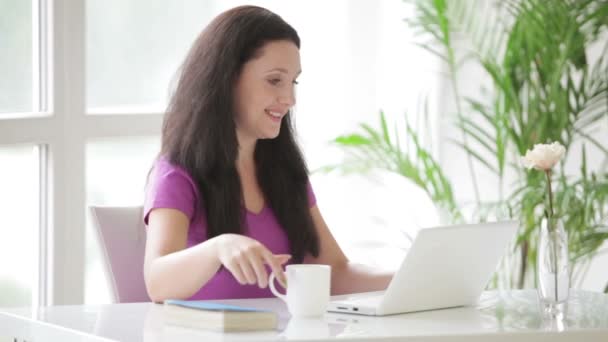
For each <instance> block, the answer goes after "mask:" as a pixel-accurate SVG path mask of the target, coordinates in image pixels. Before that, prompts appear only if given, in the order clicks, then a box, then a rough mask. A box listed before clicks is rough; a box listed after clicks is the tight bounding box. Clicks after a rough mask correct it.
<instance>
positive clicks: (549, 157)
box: [521, 142, 566, 171]
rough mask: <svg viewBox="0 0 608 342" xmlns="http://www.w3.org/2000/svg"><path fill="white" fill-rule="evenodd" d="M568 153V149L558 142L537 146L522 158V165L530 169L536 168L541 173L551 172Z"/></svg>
mask: <svg viewBox="0 0 608 342" xmlns="http://www.w3.org/2000/svg"><path fill="white" fill-rule="evenodd" d="M564 153H566V148H564V146H562V145H561V144H560V143H558V142H554V143H553V144H536V145H534V148H533V149H532V150H528V151H527V152H526V155H525V156H523V157H522V158H521V161H522V164H523V165H524V166H525V167H527V168H528V169H531V168H535V169H537V170H541V171H547V170H551V168H552V167H553V166H555V164H557V162H558V161H559V160H560V159H561V158H562V156H563V155H564Z"/></svg>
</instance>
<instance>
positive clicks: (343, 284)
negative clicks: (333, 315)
mask: <svg viewBox="0 0 608 342" xmlns="http://www.w3.org/2000/svg"><path fill="white" fill-rule="evenodd" d="M310 213H311V215H312V220H313V223H314V225H315V228H316V229H317V233H318V234H319V243H320V247H321V248H320V253H319V256H318V257H317V258H314V257H312V256H310V255H309V256H308V257H307V258H306V259H305V260H304V262H305V263H316V264H327V265H330V266H331V294H332V295H339V294H347V293H355V292H367V291H379V290H384V289H386V287H387V286H388V284H389V283H390V281H391V279H392V278H393V273H392V272H387V271H379V270H374V269H372V268H371V267H369V266H365V265H361V264H355V263H352V262H350V261H348V258H346V255H344V253H343V252H342V249H341V248H340V246H339V245H338V243H337V242H336V240H335V239H334V237H333V235H332V234H331V232H330V231H329V228H328V227H327V224H326V223H325V220H324V219H323V216H321V212H320V211H319V208H318V207H317V206H316V205H315V206H314V207H312V208H311V209H310Z"/></svg>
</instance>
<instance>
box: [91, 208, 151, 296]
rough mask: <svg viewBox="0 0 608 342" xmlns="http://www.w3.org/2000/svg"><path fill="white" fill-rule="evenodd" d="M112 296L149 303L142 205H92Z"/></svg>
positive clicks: (93, 217)
mask: <svg viewBox="0 0 608 342" xmlns="http://www.w3.org/2000/svg"><path fill="white" fill-rule="evenodd" d="M89 210H90V214H91V219H92V222H93V226H94V227H95V231H96V233H97V234H96V235H97V239H98V241H99V245H100V247H101V252H102V256H103V258H102V259H103V264H104V268H105V270H106V273H107V276H108V280H109V283H110V287H111V290H112V294H113V297H114V298H113V299H114V301H115V302H117V303H132V302H149V301H150V298H149V297H148V293H147V291H146V285H145V282H144V274H143V270H144V252H145V246H146V230H145V226H144V223H143V218H142V210H143V209H142V207H141V206H139V207H102V206H91V207H89Z"/></svg>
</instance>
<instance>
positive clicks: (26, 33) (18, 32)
mask: <svg viewBox="0 0 608 342" xmlns="http://www.w3.org/2000/svg"><path fill="white" fill-rule="evenodd" d="M0 51H2V54H1V55H0V75H2V76H0V118H1V117H2V114H1V113H6V112H11V113H17V112H31V111H32V77H33V76H32V1H23V0H0Z"/></svg>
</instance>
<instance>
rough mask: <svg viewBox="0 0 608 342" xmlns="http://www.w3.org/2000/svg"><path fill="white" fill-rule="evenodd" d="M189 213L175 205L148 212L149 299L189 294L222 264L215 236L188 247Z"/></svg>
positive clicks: (188, 295)
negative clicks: (218, 256)
mask: <svg viewBox="0 0 608 342" xmlns="http://www.w3.org/2000/svg"><path fill="white" fill-rule="evenodd" d="M188 226H189V221H188V217H187V216H186V215H185V214H184V213H182V212H181V211H179V210H175V209H153V210H152V211H151V212H150V214H149V216H148V231H147V237H146V254H145V260H144V278H145V281H146V288H147V290H148V295H149V296H150V299H152V300H153V301H155V302H162V301H163V300H165V299H168V298H184V299H185V298H189V297H191V296H192V295H193V294H194V293H196V291H198V289H200V288H201V286H202V285H203V284H205V283H207V281H209V279H211V277H213V275H214V274H215V273H216V272H217V270H218V269H219V268H220V266H221V263H220V261H219V259H218V258H217V252H216V251H215V241H214V239H210V240H207V241H205V242H203V243H200V244H198V245H196V246H193V247H192V248H186V242H187V238H188Z"/></svg>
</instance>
